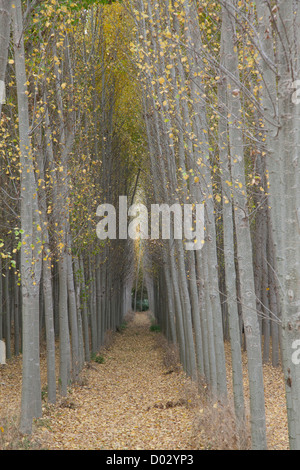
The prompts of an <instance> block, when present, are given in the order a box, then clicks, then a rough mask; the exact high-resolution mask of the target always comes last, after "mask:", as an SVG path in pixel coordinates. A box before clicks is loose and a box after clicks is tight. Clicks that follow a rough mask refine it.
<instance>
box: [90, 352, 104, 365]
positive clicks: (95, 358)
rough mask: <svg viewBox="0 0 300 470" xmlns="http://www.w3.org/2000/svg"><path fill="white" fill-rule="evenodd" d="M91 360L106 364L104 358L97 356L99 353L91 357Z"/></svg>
mask: <svg viewBox="0 0 300 470" xmlns="http://www.w3.org/2000/svg"><path fill="white" fill-rule="evenodd" d="M91 360H92V361H93V362H97V364H104V362H105V359H104V356H102V355H101V354H97V353H94V354H92V355H91Z"/></svg>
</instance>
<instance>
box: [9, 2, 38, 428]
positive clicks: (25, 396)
mask: <svg viewBox="0 0 300 470" xmlns="http://www.w3.org/2000/svg"><path fill="white" fill-rule="evenodd" d="M14 5H15V8H13V30H14V53H15V67H16V80H17V94H18V113H19V135H20V161H21V166H20V168H21V228H22V232H23V233H22V246H21V284H22V314H23V378H22V405H21V422H20V430H21V431H22V432H23V433H31V431H32V419H33V418H34V417H39V416H41V413H42V404H41V382H40V358H39V285H40V276H41V256H40V253H39V252H40V250H41V247H40V246H39V242H38V239H39V237H38V228H39V219H38V205H37V189H36V183H35V175H34V163H33V154H32V147H31V141H30V139H29V129H30V126H29V111H28V98H27V87H26V83H27V77H26V70H25V54H24V41H23V24H22V23H23V21H22V4H21V1H20V0H16V1H15V2H14Z"/></svg>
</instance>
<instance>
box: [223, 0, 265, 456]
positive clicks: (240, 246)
mask: <svg viewBox="0 0 300 470" xmlns="http://www.w3.org/2000/svg"><path fill="white" fill-rule="evenodd" d="M224 5H225V6H224V7H223V11H222V20H223V22H224V28H223V34H224V61H225V64H226V69H227V71H230V75H229V78H228V87H227V88H228V91H227V100H228V113H229V115H230V116H231V117H230V122H229V141H230V156H231V158H230V163H231V177H232V183H233V202H234V219H235V227H236V239H237V256H238V269H239V279H240V291H241V303H242V314H243V320H244V330H245V336H246V344H247V356H248V376H249V388H250V409H251V418H250V419H251V436H252V448H253V449H266V447H267V442H266V423H265V399H264V383H263V368H262V357H261V340H260V330H259V324H258V319H257V313H256V295H255V285H254V273H253V259H252V242H251V235H250V227H249V219H248V210H247V195H246V183H245V166H244V149H243V132H242V127H241V122H242V112H241V101H240V97H239V92H237V93H233V92H234V90H235V89H236V82H237V83H239V69H238V55H237V54H238V52H237V48H236V46H235V38H236V31H235V10H234V5H233V2H231V1H226V2H224ZM232 76H233V77H234V79H233V78H232ZM238 188H240V190H239V189H238Z"/></svg>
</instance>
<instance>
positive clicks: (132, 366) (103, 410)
mask: <svg viewBox="0 0 300 470" xmlns="http://www.w3.org/2000/svg"><path fill="white" fill-rule="evenodd" d="M225 349H226V359H227V371H228V389H229V395H231V394H232V390H231V389H232V385H231V365H230V347H229V345H228V344H227V343H226V344H225ZM101 354H102V355H104V358H105V360H104V362H103V363H102V364H98V363H96V362H91V363H88V364H86V366H85V368H84V370H83V371H82V374H81V378H80V381H79V382H78V384H75V385H73V386H72V387H70V389H69V392H68V396H67V397H64V398H58V400H57V404H55V405H51V404H48V403H47V401H43V416H42V418H40V419H37V420H35V422H34V428H33V435H32V437H31V441H32V443H31V444H30V443H29V444H28V442H27V445H29V447H30V446H31V447H33V448H35V447H38V448H43V449H49V450H58V449H60V450H73V449H74V450H75V449H76V450H101V449H102V450H192V449H199V450H201V449H214V448H220V449H221V448H225V449H226V448H229V449H230V448H232V449H234V448H239V445H240V444H239V443H238V441H239V438H238V436H235V435H234V434H235V431H233V430H232V429H230V428H231V421H230V419H228V412H227V411H226V413H225V414H224V413H223V414H222V412H221V410H224V407H222V405H221V404H219V403H215V404H212V403H209V402H207V401H206V399H203V396H205V394H204V395H203V396H202V393H200V395H199V394H198V391H197V389H196V387H195V384H193V383H191V381H190V380H189V378H187V377H186V375H185V374H184V373H183V371H182V369H181V367H180V366H179V365H178V364H175V363H174V360H173V364H172V366H170V364H166V361H165V360H164V359H165V355H166V341H165V340H164V338H163V336H162V334H161V333H159V332H153V331H150V314H149V313H147V312H143V313H136V314H135V316H134V319H133V320H132V321H131V322H130V323H129V324H128V326H127V328H126V329H124V330H123V331H122V332H119V333H116V334H115V335H114V338H113V343H112V344H111V345H110V346H109V347H107V348H106V349H105V350H104V351H102V352H101ZM243 369H244V386H245V400H246V404H247V409H249V405H248V403H249V390H248V381H247V358H246V353H243ZM46 374H47V372H46V357H45V354H42V355H41V378H42V383H43V384H44V385H43V387H44V388H45V387H46ZM264 380H265V399H266V421H267V437H268V448H269V449H270V450H271V449H274V450H285V449H288V431H287V417H286V405H285V391H284V381H283V374H282V370H281V368H280V367H278V368H275V367H272V366H271V365H270V364H265V365H264ZM21 382H22V358H21V356H18V357H13V358H12V359H10V360H9V361H8V364H7V365H6V366H3V367H2V368H1V369H0V449H2V448H4V449H5V448H7V449H11V448H14V445H13V444H12V442H11V440H12V438H9V436H6V433H7V434H8V430H7V429H8V425H7V423H12V422H13V423H14V427H15V428H17V424H16V422H17V420H18V418H17V416H16V410H18V409H20V402H21V385H22V383H21ZM204 389H205V385H204V386H203V390H204ZM205 416H206V419H204V418H205ZM248 418H249V416H248ZM10 426H11V425H10ZM230 433H231V434H232V435H231V436H230V438H229V437H228V436H229V435H230Z"/></svg>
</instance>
